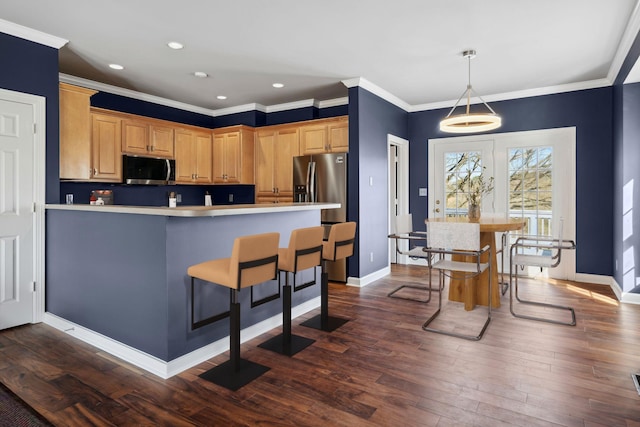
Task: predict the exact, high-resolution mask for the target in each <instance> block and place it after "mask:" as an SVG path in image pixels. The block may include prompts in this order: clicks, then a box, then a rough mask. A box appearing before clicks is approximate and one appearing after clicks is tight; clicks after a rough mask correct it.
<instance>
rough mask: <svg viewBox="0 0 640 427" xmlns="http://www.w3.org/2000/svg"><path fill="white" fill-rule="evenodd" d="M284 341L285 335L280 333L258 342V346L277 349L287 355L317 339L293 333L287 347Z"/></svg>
mask: <svg viewBox="0 0 640 427" xmlns="http://www.w3.org/2000/svg"><path fill="white" fill-rule="evenodd" d="M284 341H285V340H284V335H283V334H279V335H276V336H275V337H273V338H270V339H268V340H267V341H265V342H263V343H262V344H258V347H261V348H264V349H266V350H271V351H275V352H276V353H280V354H284V355H285V356H293V355H295V354H297V353H299V352H301V351H302V350H304V349H305V348H307V347H309V346H310V345H311V344H313V343H314V342H316V340H312V339H311V338H305V337H301V336H300V335H291V343H290V344H289V346H288V348H287V345H286V344H285V342H284Z"/></svg>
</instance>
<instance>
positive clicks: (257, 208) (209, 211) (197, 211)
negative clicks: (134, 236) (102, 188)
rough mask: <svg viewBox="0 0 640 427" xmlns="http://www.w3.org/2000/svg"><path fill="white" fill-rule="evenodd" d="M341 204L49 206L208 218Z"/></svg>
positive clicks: (305, 209)
mask: <svg viewBox="0 0 640 427" xmlns="http://www.w3.org/2000/svg"><path fill="white" fill-rule="evenodd" d="M339 207H340V203H264V204H254V205H218V206H178V207H177V208H169V207H166V206H160V207H155V206H125V205H101V206H100V205H98V206H96V205H56V204H47V205H46V208H47V209H50V210H63V211H84V212H109V213H124V214H139V215H161V216H179V217H206V216H224V215H247V214H263V213H275V212H295V211H309V210H315V209H336V208H339Z"/></svg>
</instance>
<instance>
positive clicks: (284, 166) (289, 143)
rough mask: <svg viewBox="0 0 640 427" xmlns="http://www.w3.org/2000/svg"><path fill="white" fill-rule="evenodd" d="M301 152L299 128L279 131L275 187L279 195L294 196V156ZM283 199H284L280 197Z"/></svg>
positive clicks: (276, 150)
mask: <svg viewBox="0 0 640 427" xmlns="http://www.w3.org/2000/svg"><path fill="white" fill-rule="evenodd" d="M299 154H300V139H299V132H298V128H292V129H282V130H280V131H278V139H277V142H276V149H275V156H276V161H275V167H274V175H275V178H274V180H275V187H276V193H277V194H278V195H279V196H283V197H288V196H291V197H293V158H294V157H295V156H298V155H299ZM280 201H282V199H280Z"/></svg>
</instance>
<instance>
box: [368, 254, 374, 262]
mask: <svg viewBox="0 0 640 427" xmlns="http://www.w3.org/2000/svg"><path fill="white" fill-rule="evenodd" d="M369 262H373V252H371V253H370V254H369Z"/></svg>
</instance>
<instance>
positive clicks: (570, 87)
mask: <svg viewBox="0 0 640 427" xmlns="http://www.w3.org/2000/svg"><path fill="white" fill-rule="evenodd" d="M611 83H612V82H611V81H609V80H608V79H598V80H588V81H584V82H578V83H568V84H564V85H558V86H547V87H539V88H535V89H524V90H518V91H515V92H505V93H499V94H495V95H487V96H483V99H484V100H485V101H486V102H488V103H491V102H496V101H508V100H511V99H522V98H530V97H534V96H542V95H553V94H557V93H564V92H575V91H579V90H586V89H596V88H600V87H607V86H611ZM455 102H456V100H450V101H442V102H433V103H428V104H421V105H413V106H411V109H410V110H408V111H409V112H410V113H414V112H417V111H427V110H437V109H440V108H451V107H453V104H455ZM470 102H471V104H480V103H482V101H481V100H480V99H479V98H477V97H475V98H471V101H470Z"/></svg>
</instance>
